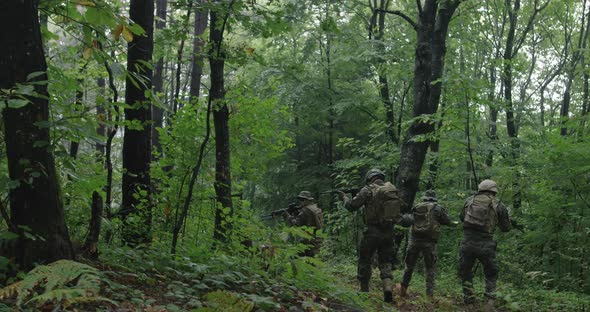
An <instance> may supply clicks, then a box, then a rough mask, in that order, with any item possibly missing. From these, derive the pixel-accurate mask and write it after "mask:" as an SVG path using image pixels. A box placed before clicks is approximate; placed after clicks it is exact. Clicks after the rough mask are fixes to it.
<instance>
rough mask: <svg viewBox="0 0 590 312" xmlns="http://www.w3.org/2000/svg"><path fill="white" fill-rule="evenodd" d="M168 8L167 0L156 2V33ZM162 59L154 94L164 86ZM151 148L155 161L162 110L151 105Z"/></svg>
mask: <svg viewBox="0 0 590 312" xmlns="http://www.w3.org/2000/svg"><path fill="white" fill-rule="evenodd" d="M167 7H168V0H156V16H157V17H158V19H157V20H156V31H161V30H163V29H164V28H166V11H167ZM163 77H164V58H163V57H161V58H159V59H158V61H157V62H156V66H155V67H154V79H152V82H153V85H154V93H156V94H158V93H162V91H163V85H164V79H163ZM152 121H153V124H152V134H151V135H152V148H153V150H154V151H155V152H156V153H154V154H153V155H152V160H156V159H157V157H158V156H159V155H161V154H162V144H161V143H160V134H159V133H158V128H162V126H163V125H164V110H163V109H162V107H160V106H159V105H152Z"/></svg>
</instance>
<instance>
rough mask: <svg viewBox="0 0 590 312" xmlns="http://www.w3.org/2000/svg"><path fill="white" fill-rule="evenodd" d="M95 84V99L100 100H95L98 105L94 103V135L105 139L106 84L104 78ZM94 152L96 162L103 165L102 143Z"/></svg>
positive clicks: (97, 145)
mask: <svg viewBox="0 0 590 312" xmlns="http://www.w3.org/2000/svg"><path fill="white" fill-rule="evenodd" d="M96 84H97V86H98V95H97V99H99V98H100V100H97V102H98V103H96V119H97V120H98V128H96V134H98V135H99V137H105V136H106V135H107V128H106V125H105V119H106V111H105V109H104V105H103V103H104V97H103V96H104V94H105V86H106V82H105V80H104V78H102V77H101V78H98V79H97V80H96ZM94 147H95V149H96V152H97V153H98V156H97V159H98V161H99V162H100V163H101V164H103V165H104V152H105V151H104V144H103V143H102V142H99V143H96V144H95V145H94Z"/></svg>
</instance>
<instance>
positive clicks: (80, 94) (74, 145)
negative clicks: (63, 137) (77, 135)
mask: <svg viewBox="0 0 590 312" xmlns="http://www.w3.org/2000/svg"><path fill="white" fill-rule="evenodd" d="M77 81H78V87H77V89H76V103H75V107H76V108H75V109H74V111H75V112H76V111H77V110H78V109H79V110H80V112H82V110H83V107H82V105H83V104H82V101H83V100H84V91H83V89H82V88H83V87H84V81H83V80H82V79H77ZM79 148H80V141H79V139H74V140H72V141H71V142H70V157H71V158H73V159H76V158H77V157H78V149H79Z"/></svg>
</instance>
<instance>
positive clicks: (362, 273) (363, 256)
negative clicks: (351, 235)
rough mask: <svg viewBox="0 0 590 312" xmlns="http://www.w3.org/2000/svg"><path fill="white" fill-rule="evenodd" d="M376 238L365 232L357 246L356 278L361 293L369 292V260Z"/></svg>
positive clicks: (374, 247) (371, 256)
mask: <svg viewBox="0 0 590 312" xmlns="http://www.w3.org/2000/svg"><path fill="white" fill-rule="evenodd" d="M375 240H376V237H375V236H374V235H370V233H368V232H365V233H364V235H363V238H362V240H361V243H360V246H359V253H358V272H357V278H358V280H359V283H360V288H361V291H363V292H368V291H369V281H370V280H371V273H372V270H371V260H372V258H373V254H374V253H375V250H376V247H377V244H375Z"/></svg>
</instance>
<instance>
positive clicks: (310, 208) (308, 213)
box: [284, 191, 324, 257]
mask: <svg viewBox="0 0 590 312" xmlns="http://www.w3.org/2000/svg"><path fill="white" fill-rule="evenodd" d="M297 205H298V206H299V208H300V209H297V210H296V211H297V213H296V214H290V213H289V212H288V211H285V215H284V217H285V220H286V221H287V223H288V224H289V225H292V226H305V227H306V228H307V229H308V230H309V233H308V234H310V236H311V237H312V238H311V239H306V240H304V241H303V243H304V244H306V245H309V248H307V249H306V250H305V251H304V252H302V253H301V256H308V257H313V256H315V255H316V254H317V253H318V252H319V251H320V246H321V243H322V241H321V238H319V237H318V236H317V232H318V231H319V230H321V229H322V227H323V226H324V217H323V214H322V209H320V208H319V207H318V206H317V205H316V204H315V203H314V198H313V195H312V194H311V192H309V191H301V192H300V193H299V195H297Z"/></svg>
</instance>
